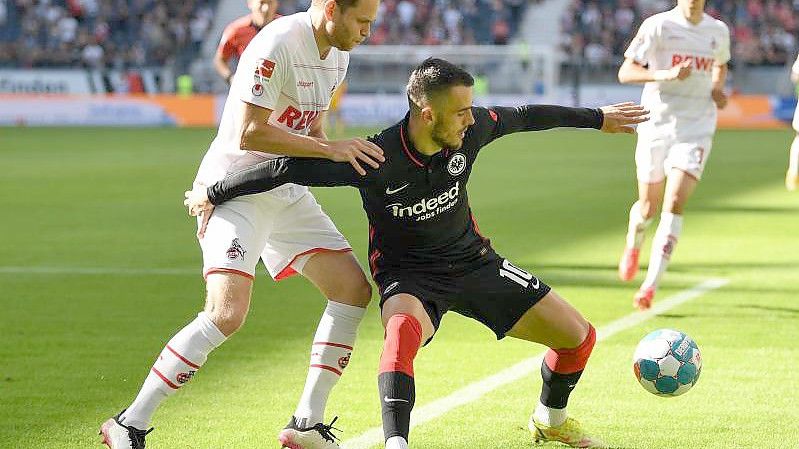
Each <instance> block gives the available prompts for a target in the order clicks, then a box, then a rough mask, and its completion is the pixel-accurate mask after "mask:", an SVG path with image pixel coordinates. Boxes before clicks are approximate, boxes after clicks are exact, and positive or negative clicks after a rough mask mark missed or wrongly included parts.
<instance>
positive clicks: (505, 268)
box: [499, 259, 539, 289]
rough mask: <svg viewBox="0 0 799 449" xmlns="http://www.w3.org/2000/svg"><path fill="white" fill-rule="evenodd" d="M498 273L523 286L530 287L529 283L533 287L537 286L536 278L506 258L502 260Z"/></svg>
mask: <svg viewBox="0 0 799 449" xmlns="http://www.w3.org/2000/svg"><path fill="white" fill-rule="evenodd" d="M499 275H500V276H502V277H504V278H506V279H510V280H511V281H513V282H515V283H517V284H519V285H521V286H522V287H524V288H528V287H530V284H533V288H534V289H537V288H538V286H539V282H538V279H535V278H534V277H533V275H532V274H530V273H528V272H526V271H524V270H522V269H521V268H519V267H517V266H515V265H513V264H512V263H510V261H508V259H505V260H503V261H502V268H500V269H499ZM534 279H535V281H533V280H534Z"/></svg>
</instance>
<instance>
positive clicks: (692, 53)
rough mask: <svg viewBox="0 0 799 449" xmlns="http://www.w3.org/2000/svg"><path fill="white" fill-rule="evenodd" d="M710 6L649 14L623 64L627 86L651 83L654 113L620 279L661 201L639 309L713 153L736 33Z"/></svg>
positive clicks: (683, 3) (639, 154) (644, 141)
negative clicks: (707, 11)
mask: <svg viewBox="0 0 799 449" xmlns="http://www.w3.org/2000/svg"><path fill="white" fill-rule="evenodd" d="M704 8H705V0H677V6H676V7H675V8H674V9H671V10H669V11H666V12H662V13H659V14H655V15H653V16H651V17H649V18H647V19H646V20H644V22H643V23H642V24H641V27H640V28H639V30H638V34H637V35H636V36H635V38H634V39H633V41H632V43H631V44H630V47H629V48H628V49H627V51H626V52H625V53H624V57H625V60H624V63H623V64H622V66H621V69H620V70H619V81H620V82H622V83H624V84H628V83H646V84H645V86H644V91H643V94H642V96H641V104H642V105H643V106H644V107H646V108H647V109H649V111H650V114H651V115H650V117H651V118H650V120H649V121H648V122H644V123H642V124H641V125H639V126H638V144H637V147H636V150H635V162H636V166H637V177H638V201H636V202H635V203H634V204H633V206H632V208H631V209H630V221H629V227H628V232H627V242H626V247H625V250H624V254H623V256H622V259H621V262H620V263H619V277H620V278H621V279H622V280H624V281H630V280H632V279H633V278H634V277H635V275H636V273H637V271H638V256H639V253H640V249H641V246H642V244H643V240H644V230H645V229H646V227H647V225H648V224H649V223H650V221H651V219H652V217H653V216H654V215H655V212H656V211H657V210H658V208H659V206H660V204H661V202H663V209H662V213H661V215H660V223H659V224H658V227H657V231H656V232H655V236H654V238H653V240H652V254H651V257H650V260H649V269H648V272H647V275H646V278H645V279H644V282H643V284H642V285H641V287H640V289H639V290H638V292H637V293H636V294H635V299H634V306H636V307H638V308H639V309H641V310H645V309H648V308H649V307H650V306H651V305H652V300H653V298H654V296H655V290H656V289H657V286H658V283H659V281H660V279H661V277H662V275H663V273H664V272H665V271H666V267H667V265H668V263H669V259H670V258H671V255H672V252H673V251H674V247H675V246H676V244H677V240H678V239H679V237H680V233H681V231H682V221H683V210H684V208H685V203H686V202H687V201H688V198H689V197H690V196H691V193H692V192H693V191H694V188H695V187H696V184H697V183H698V182H699V179H700V178H701V177H702V172H703V170H704V168H705V164H706V163H707V160H708V156H709V155H710V149H711V146H712V144H713V134H714V133H715V131H716V108H723V107H724V106H726V104H727V97H726V95H725V94H724V92H723V87H724V82H725V80H726V76H727V61H729V59H730V33H729V29H728V28H727V25H725V24H724V22H722V21H720V20H716V19H714V18H713V17H711V16H709V15H707V14H705V12H704ZM664 191H665V194H664Z"/></svg>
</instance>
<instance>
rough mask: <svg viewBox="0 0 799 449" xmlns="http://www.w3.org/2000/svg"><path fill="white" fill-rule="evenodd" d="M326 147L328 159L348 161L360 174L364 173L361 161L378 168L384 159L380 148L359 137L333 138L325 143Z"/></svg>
mask: <svg viewBox="0 0 799 449" xmlns="http://www.w3.org/2000/svg"><path fill="white" fill-rule="evenodd" d="M327 149H328V159H330V160H331V161H335V162H349V163H350V165H352V168H354V169H355V171H357V172H358V174H360V175H361V176H363V175H365V174H366V170H364V168H363V167H362V166H361V162H365V163H366V164H368V165H369V166H371V167H372V168H378V167H380V162H385V160H386V158H385V157H384V156H383V149H382V148H380V147H379V146H377V145H375V144H373V143H372V142H369V141H368V140H366V139H361V138H355V139H347V140H333V141H330V142H328V143H327Z"/></svg>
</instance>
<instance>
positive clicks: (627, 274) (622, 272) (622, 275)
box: [619, 248, 641, 282]
mask: <svg viewBox="0 0 799 449" xmlns="http://www.w3.org/2000/svg"><path fill="white" fill-rule="evenodd" d="M640 253H641V250H640V249H638V248H624V254H622V255H621V261H620V262H619V279H621V280H622V281H624V282H629V281H632V280H633V279H635V275H636V274H638V255H639V254H640Z"/></svg>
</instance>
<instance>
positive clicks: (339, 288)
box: [324, 272, 372, 307]
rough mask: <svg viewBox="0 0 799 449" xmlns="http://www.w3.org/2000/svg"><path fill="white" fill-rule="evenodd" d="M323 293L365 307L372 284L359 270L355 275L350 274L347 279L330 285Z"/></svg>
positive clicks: (346, 302)
mask: <svg viewBox="0 0 799 449" xmlns="http://www.w3.org/2000/svg"><path fill="white" fill-rule="evenodd" d="M324 293H325V295H326V296H327V297H328V298H330V299H334V300H336V301H339V302H343V303H345V304H348V305H351V306H357V307H366V306H368V305H369V301H370V300H371V299H372V285H371V284H370V283H369V281H367V280H366V276H364V275H363V273H362V272H360V273H359V274H358V275H356V276H350V278H349V279H347V280H343V281H342V282H339V283H337V284H336V285H334V286H331V287H330V288H328V289H327V291H325V292H324Z"/></svg>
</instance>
